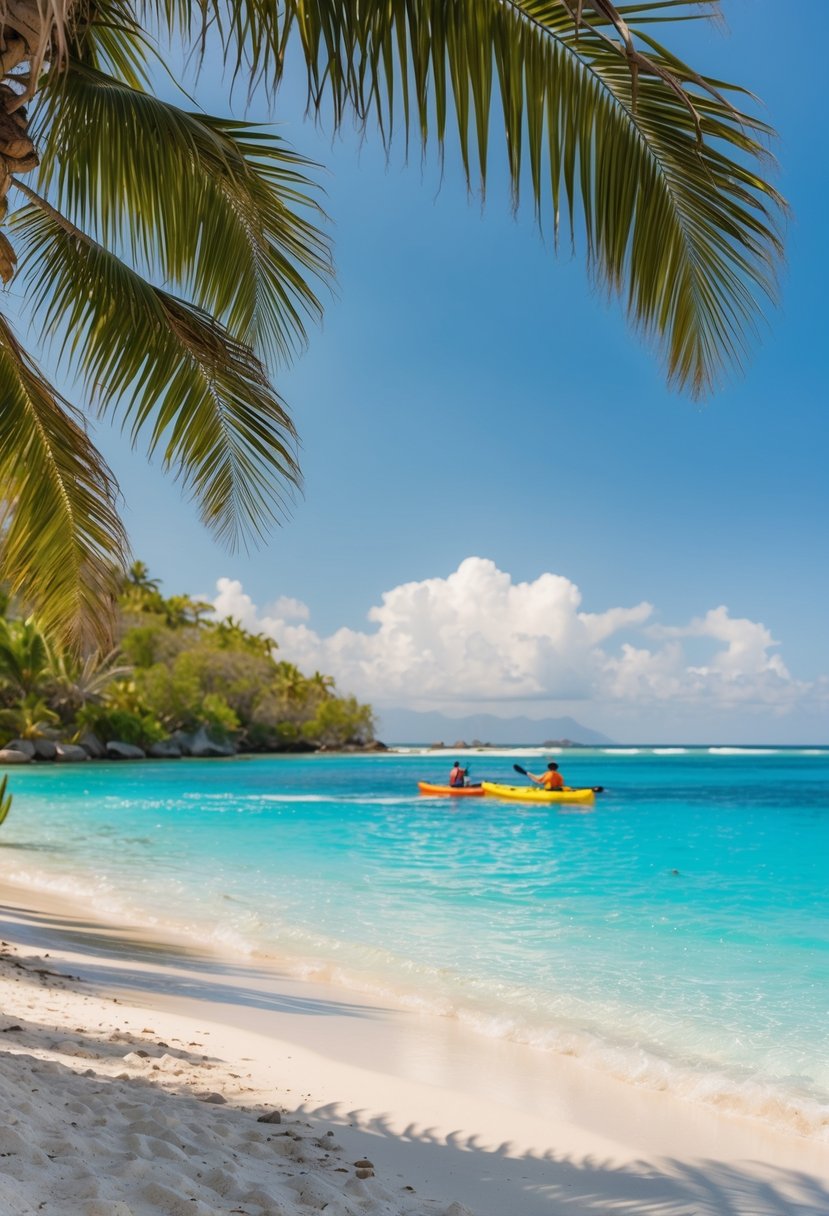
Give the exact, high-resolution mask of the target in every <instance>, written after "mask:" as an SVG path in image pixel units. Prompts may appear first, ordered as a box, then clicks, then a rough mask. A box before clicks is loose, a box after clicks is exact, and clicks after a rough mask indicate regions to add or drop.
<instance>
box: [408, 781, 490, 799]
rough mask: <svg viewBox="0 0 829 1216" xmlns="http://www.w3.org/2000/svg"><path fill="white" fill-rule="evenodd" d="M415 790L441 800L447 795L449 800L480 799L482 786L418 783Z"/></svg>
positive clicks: (482, 791)
mask: <svg viewBox="0 0 829 1216" xmlns="http://www.w3.org/2000/svg"><path fill="white" fill-rule="evenodd" d="M417 788H418V789H419V790H420V792H421V794H432V795H435V794H437V795H438V796H439V797H441V798H445V797H446V796H447V795H448V796H449V797H451V798H482V797H483V794H484V787H483V786H482V785H432V784H431V783H430V782H429V781H418V783H417Z"/></svg>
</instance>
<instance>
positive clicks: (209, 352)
mask: <svg viewBox="0 0 829 1216" xmlns="http://www.w3.org/2000/svg"><path fill="white" fill-rule="evenodd" d="M15 184H16V185H17V187H18V189H20V190H22V191H23V192H24V193H25V194H26V195H27V197H29V198H30V199H32V200H33V204H34V205H33V206H29V207H25V208H23V209H22V210H20V211H18V212H16V213H15V215H14V217H13V220H12V223H13V228H14V231H15V233H16V234H17V236H18V237H19V239H20V243H21V248H22V249H23V250H24V251H25V254H26V260H25V265H24V268H23V272H22V273H23V275H24V276H25V280H26V285H27V288H28V295H29V301H30V304H31V306H32V308H33V309H34V311H35V314H36V315H37V316H38V317H39V318H40V320H41V322H42V325H43V331H44V335H45V336H46V337H49V336H53V335H55V334H59V333H62V334H63V335H64V341H63V346H62V352H61V353H62V354H63V355H65V356H66V357H67V358H68V359H69V360H70V362H71V364H72V366H73V367H74V368H75V369H76V370H78V371H79V372H80V373H81V375H82V376H83V378H84V380H85V382H86V384H87V386H88V389H89V391H90V393H92V394H93V395H95V396H97V398H98V401H99V403H100V406H101V408H102V410H105V411H109V410H114V409H116V408H117V407H118V403H121V404H122V408H123V416H124V419H125V423H126V424H127V425H128V426H129V428H130V433H131V436H132V439H133V442H135V441H137V440H138V438H139V437H140V436H143V435H144V434H145V433H148V447H149V451H150V453H151V454H152V453H154V452H156V451H160V452H161V454H162V457H163V461H164V466H165V468H169V469H172V470H173V472H175V473H176V474H178V475H179V476H181V478H182V480H183V482H184V485H185V487H186V488H187V489H188V490H190V491H191V492H192V493H193V495H194V497H195V498H196V499H197V501H198V503H199V506H200V509H201V516H202V519H203V521H204V522H205V523H206V524H207V525H208V526H209V527H210V528H212V529H213V530H214V531H215V532H216V533H217V535H218V536H219V537H220V538H222V539H223V540H225V541H226V542H227V543H229V545H230V546H231V547H235V546H237V545H238V544H239V543H244V542H245V541H246V540H247V539H248V538H249V537H250V536H252V535H256V534H260V533H261V532H262V531H263V530H264V527H265V525H266V524H267V523H268V522H270V521H273V520H275V519H277V518H278V517H279V514H280V512H281V511H284V508H285V497H284V492H283V487H285V486H287V487H291V486H295V485H296V484H297V483H298V480H299V471H298V468H297V464H296V460H295V456H294V452H293V445H294V438H295V436H294V428H293V424H292V423H291V421H290V419H289V418H288V416H287V414H286V413H285V410H284V409H283V406H282V404H281V402H280V400H279V398H278V397H277V396H276V394H275V392H274V391H273V389H272V388H271V387H270V384H269V382H268V378H267V375H266V372H265V369H264V367H263V365H262V364H261V363H260V361H259V360H258V359H257V358H256V356H255V355H254V354H253V352H252V351H251V350H250V348H249V347H247V346H245V345H244V344H243V343H241V342H238V341H236V340H235V339H234V338H233V337H232V336H231V335H230V334H229V333H228V331H227V330H226V329H225V328H224V327H223V326H222V325H220V324H219V323H218V322H217V321H216V320H215V319H214V318H213V317H211V316H210V315H209V314H207V313H206V312H204V311H203V310H202V309H200V308H197V307H195V306H194V305H192V304H189V303H188V302H186V301H184V300H181V299H179V298H178V297H176V296H173V295H171V294H170V293H169V292H166V291H162V290H161V289H160V288H158V287H155V286H153V285H152V284H151V283H148V282H147V281H146V280H145V279H143V278H142V277H141V276H140V275H139V274H138V273H137V272H136V271H135V270H133V269H132V268H131V267H129V266H126V265H125V264H124V263H123V262H122V261H120V260H119V259H118V258H117V257H116V256H115V255H114V254H112V253H110V252H108V251H107V250H106V249H104V248H103V246H101V245H99V244H98V243H97V242H95V241H93V240H92V239H91V238H89V237H87V236H86V235H85V234H84V233H82V232H81V231H80V230H79V229H78V228H76V227H74V226H73V225H72V224H70V223H69V222H68V221H67V220H66V219H65V218H64V217H62V216H61V215H59V214H58V212H57V211H55V209H54V208H53V207H51V205H50V204H48V203H47V202H46V201H45V200H43V199H41V198H39V197H38V196H37V195H36V194H35V193H34V192H33V191H31V190H30V189H29V188H28V187H26V186H24V185H23V184H22V183H21V182H16V183H15Z"/></svg>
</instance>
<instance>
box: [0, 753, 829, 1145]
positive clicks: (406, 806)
mask: <svg viewBox="0 0 829 1216" xmlns="http://www.w3.org/2000/svg"><path fill="white" fill-rule="evenodd" d="M517 754H518V753H517V752H516V753H514V754H510V755H507V754H504V755H493V754H490V755H487V756H475V757H473V759H472V765H473V777H474V778H476V779H480V778H482V777H483V778H492V779H495V780H511V779H512V778H513V774H512V769H511V764H512V761H513V759H514V755H517ZM530 754H532V753H531V752H527V755H530ZM536 754H537V753H536ZM448 768H449V762H447V760H446V759H445V757H435V756H418V755H395V756H366V757H362V756H348V757H308V758H300V757H268V758H256V759H238V760H233V761H184V762H166V763H164V762H160V763H154V764H152V763H144V764H136V765H120V766H118V765H113V764H108V765H92V764H89V765H83V766H77V767H75V766H66V767H53V766H40V767H31V768H27V769H26V770H17V771H14V772H12V773H11V774H10V785H11V786H12V788H13V791H14V794H15V805H14V808H13V811H12V814H11V815H10V817H9V819H8V820H7V822H6V824H5V825H4V827H3V830H2V835H0V863H2V865H3V868H4V872H5V877H6V878H8V879H9V880H12V881H17V882H25V883H29V884H33V885H39V886H50V887H51V888H53V889H58V890H64V891H65V892H66V893H67V894H70V895H73V896H75V897H78V896H81V897H83V898H84V899H86V900H87V901H89V900H92V901H93V902H94V907H95V910H97V911H99V912H102V913H104V914H107V913H109V914H112V915H121V916H124V915H126V916H130V917H133V918H135V917H139V918H141V919H143V920H145V921H150V922H151V923H153V924H156V925H158V926H159V927H163V926H168V925H169V926H174V927H176V928H178V929H182V928H183V929H184V930H185V931H187V932H190V933H192V934H193V935H194V936H196V937H198V938H199V939H201V940H207V941H213V942H215V943H217V944H223V945H224V946H226V947H227V946H229V947H230V948H231V949H233V950H235V951H237V952H239V953H244V954H250V953H266V954H269V955H272V956H276V957H278V958H279V959H280V960H281V961H282V962H283V963H285V962H287V965H289V966H290V967H292V968H293V969H294V970H295V971H297V973H299V974H315V975H321V976H325V977H327V978H333V979H335V980H337V979H340V980H343V981H345V982H352V983H358V984H361V985H363V986H365V987H368V988H371V989H373V990H374V991H376V992H385V993H389V992H393V993H394V994H395V995H396V996H398V997H399V998H402V999H403V1000H405V1001H406V1002H407V1003H409V1004H411V1005H413V1006H416V1007H421V1008H424V1009H431V1010H434V1011H436V1012H440V1013H444V1014H452V1015H454V1016H457V1017H459V1018H461V1019H463V1020H464V1021H466V1022H467V1023H469V1024H470V1025H472V1026H474V1027H475V1028H476V1029H477V1030H479V1031H481V1032H483V1033H487V1034H491V1035H503V1036H509V1037H511V1038H515V1039H518V1040H521V1041H525V1042H528V1043H531V1044H534V1045H536V1046H538V1047H542V1048H547V1049H551V1050H558V1051H567V1052H573V1053H575V1054H579V1055H582V1056H585V1057H587V1058H588V1059H589V1060H590V1061H592V1062H593V1063H595V1064H596V1065H598V1066H600V1067H604V1068H609V1069H611V1070H612V1071H613V1072H615V1073H616V1074H618V1075H622V1076H625V1077H627V1078H629V1079H631V1080H634V1081H637V1082H639V1083H644V1084H650V1085H656V1086H670V1087H671V1088H672V1089H674V1090H677V1091H678V1092H680V1093H683V1094H686V1095H687V1096H689V1097H691V1098H693V1099H695V1100H701V1101H708V1102H715V1103H717V1104H720V1105H723V1106H727V1107H729V1108H734V1109H739V1110H745V1111H748V1112H750V1113H752V1114H755V1115H758V1116H761V1117H763V1118H766V1119H770V1120H773V1121H782V1122H785V1123H787V1124H789V1125H790V1126H794V1127H796V1128H797V1129H798V1130H799V1131H801V1132H802V1133H803V1134H807V1135H811V1136H824V1137H827V1136H829V1046H827V1042H828V1041H829V1036H827V1033H826V1027H827V1025H829V1016H828V1015H829V916H827V912H829V897H827V877H829V752H825V751H824V752H821V751H820V750H818V749H804V750H802V751H795V750H786V751H775V750H773V749H765V750H764V751H763V752H751V751H747V750H746V749H711V750H689V749H678V748H677V749H668V748H659V749H646V748H642V749H626V750H625V751H624V752H622V751H618V752H613V751H610V750H608V749H603V750H597V751H580V752H578V753H577V754H575V755H572V754H568V755H567V756H566V757H564V758H563V759H562V769H563V771H564V772H565V775H566V777H567V779H568V780H569V781H570V782H571V783H572V784H574V785H575V784H580V783H584V784H591V785H592V784H601V785H604V786H606V787H607V790H608V792H607V793H606V794H604V795H603V796H600V797H599V799H597V803H596V808H595V810H594V811H592V812H587V813H585V811H584V810H583V809H581V808H556V809H548V808H544V807H538V806H530V805H528V806H521V805H520V804H516V803H500V802H498V801H496V800H491V799H480V800H479V799H468V800H458V801H455V802H452V803H450V802H449V800H443V799H426V798H422V797H420V796H419V795H418V793H417V787H416V781H417V779H418V778H419V777H424V778H427V779H432V780H443V779H444V777H445V770H446V771H448ZM674 871H677V873H675V872H674Z"/></svg>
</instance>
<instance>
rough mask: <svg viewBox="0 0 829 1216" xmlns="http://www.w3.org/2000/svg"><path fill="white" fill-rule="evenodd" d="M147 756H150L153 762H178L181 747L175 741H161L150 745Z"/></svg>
mask: <svg viewBox="0 0 829 1216" xmlns="http://www.w3.org/2000/svg"><path fill="white" fill-rule="evenodd" d="M147 755H148V756H152V758H153V760H180V759H181V747H180V746H179V744H178V743H177V742H176V740H175V739H162V740H161V742H160V743H154V744H153V745H152V747H151V748H150V750H149V751H148V752H147Z"/></svg>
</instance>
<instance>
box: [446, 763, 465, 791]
mask: <svg viewBox="0 0 829 1216" xmlns="http://www.w3.org/2000/svg"><path fill="white" fill-rule="evenodd" d="M449 784H450V786H451V787H452V789H453V790H456V789H460V788H461V786H464V785H466V769H465V768H461V764H460V761H459V760H456V761H455V763H454V764H453V765H452V771H451V773H450V774H449Z"/></svg>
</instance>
